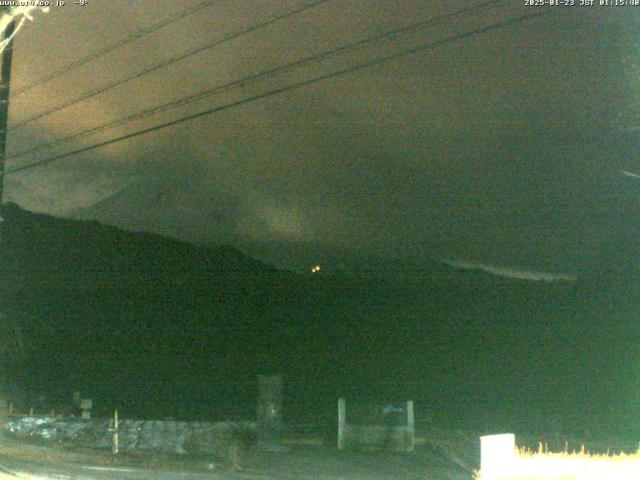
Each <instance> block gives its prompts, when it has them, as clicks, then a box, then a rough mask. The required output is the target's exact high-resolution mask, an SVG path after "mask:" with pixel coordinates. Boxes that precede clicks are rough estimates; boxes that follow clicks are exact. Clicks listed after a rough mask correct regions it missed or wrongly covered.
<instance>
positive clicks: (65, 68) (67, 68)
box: [13, 0, 220, 96]
mask: <svg viewBox="0 0 640 480" xmlns="http://www.w3.org/2000/svg"><path fill="white" fill-rule="evenodd" d="M219 1H220V0H207V1H205V2H201V3H199V4H197V5H194V6H193V7H191V8H187V9H186V10H183V11H182V12H180V13H179V14H177V15H174V16H173V17H169V18H165V19H164V20H160V21H159V22H156V23H154V24H153V25H150V26H149V27H147V28H142V29H140V30H136V31H135V32H133V33H131V34H129V35H127V36H126V37H125V38H123V39H122V40H119V41H117V42H115V43H112V44H110V45H107V46H105V47H102V48H101V49H100V50H98V51H96V52H93V53H90V54H88V55H85V56H84V57H80V58H79V59H77V60H74V61H73V62H71V63H68V64H67V65H64V66H63V67H60V68H59V69H57V70H54V71H53V72H51V73H48V74H46V75H44V76H43V77H41V78H39V79H38V80H35V81H34V82H32V83H30V84H29V85H26V86H24V87H22V88H19V89H17V90H16V91H15V92H13V95H14V96H17V95H22V94H23V93H25V92H27V91H29V90H31V89H33V88H35V87H37V86H38V85H41V84H43V83H45V82H48V81H50V80H53V79H54V78H56V77H59V76H60V75H63V74H65V73H67V72H69V71H71V70H73V69H75V68H78V67H80V66H82V65H84V64H86V63H89V62H91V61H92V60H95V59H97V58H100V57H102V56H103V55H106V54H107V53H110V52H113V51H114V50H117V49H119V48H121V47H124V46H125V45H128V44H129V43H132V42H135V41H136V40H139V39H141V38H142V37H144V36H145V35H149V34H150V33H153V32H155V31H157V30H160V29H161V28H164V27H166V26H167V25H171V24H172V23H175V22H177V21H180V20H182V19H183V18H185V17H188V16H189V15H192V14H194V13H196V12H199V11H200V10H202V9H204V8H207V7H209V6H211V5H213V4H214V3H218V2H219Z"/></svg>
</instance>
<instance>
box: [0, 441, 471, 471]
mask: <svg viewBox="0 0 640 480" xmlns="http://www.w3.org/2000/svg"><path fill="white" fill-rule="evenodd" d="M0 447H1V449H0V451H1V454H0V466H1V473H2V474H7V476H6V478H14V477H13V476H12V475H15V478H31V479H37V478H40V479H54V478H55V479H78V480H80V479H118V480H130V479H131V480H133V479H139V480H144V479H160V480H163V479H194V480H196V479H198V480H199V479H229V480H231V479H238V480H239V479H267V480H268V479H274V480H276V479H278V480H279V479H283V480H284V479H286V480H289V479H290V480H294V479H299V480H304V479H319V480H338V479H344V480H365V479H380V480H387V479H389V480H391V479H420V480H429V479H434V480H440V479H442V480H466V479H471V478H472V476H473V475H472V472H471V471H469V470H467V469H466V467H465V466H461V465H460V462H459V461H457V460H456V459H454V460H452V459H451V458H447V455H446V454H445V453H443V452H438V451H437V449H434V448H432V447H429V446H427V445H419V446H417V447H416V451H415V452H414V453H412V454H400V453H392V452H358V451H347V452H339V451H338V450H336V449H335V447H330V446H328V445H308V446H300V445H291V446H288V447H287V448H286V449H285V450H284V451H280V452H266V451H262V450H259V449H256V448H251V447H244V448H241V449H240V450H239V451H238V452H237V455H236V456H235V457H234V462H232V461H227V460H222V461H221V460H220V459H219V458H218V459H214V458H204V457H185V456H175V457H170V456H162V457H158V456H150V455H145V456H118V457H116V458H114V457H112V456H110V455H109V454H107V453H106V452H70V451H68V450H64V449H59V448H52V447H43V446H37V445H28V444H17V443H15V442H11V441H9V440H6V439H5V440H3V441H2V443H1V445H0ZM234 463H235V465H234ZM0 478H5V477H2V475H1V474H0Z"/></svg>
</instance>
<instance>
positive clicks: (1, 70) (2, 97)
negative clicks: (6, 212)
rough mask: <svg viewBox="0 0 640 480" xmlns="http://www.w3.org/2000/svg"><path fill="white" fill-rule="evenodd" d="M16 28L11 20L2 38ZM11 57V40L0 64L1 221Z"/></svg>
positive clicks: (6, 10)
mask: <svg viewBox="0 0 640 480" xmlns="http://www.w3.org/2000/svg"><path fill="white" fill-rule="evenodd" d="M10 9H11V7H4V6H3V7H0V18H2V16H4V15H8V14H9V13H10ZM15 29H16V22H15V21H14V20H11V22H9V24H8V25H7V28H5V30H4V32H3V34H2V39H3V40H7V39H9V38H11V36H12V35H13V32H14V31H15ZM12 57H13V40H11V41H9V42H8V43H7V45H6V46H5V48H4V50H2V61H1V65H0V222H1V221H2V199H3V194H4V160H5V154H6V148H7V124H8V123H9V86H10V84H11V59H12Z"/></svg>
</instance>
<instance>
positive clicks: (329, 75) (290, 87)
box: [2, 9, 550, 176]
mask: <svg viewBox="0 0 640 480" xmlns="http://www.w3.org/2000/svg"><path fill="white" fill-rule="evenodd" d="M549 11H550V10H549V9H544V10H539V11H536V12H534V13H529V14H525V15H519V16H517V17H513V18H510V19H508V20H504V21H502V22H498V23H494V24H492V25H488V26H485V27H480V28H477V29H474V30H470V31H467V32H463V33H459V34H456V35H452V36H450V37H447V38H444V39H441V40H436V41H433V42H430V43H427V44H424V45H420V46H418V47H414V48H411V49H407V50H404V51H401V52H398V53H394V54H391V55H387V56H385V57H381V58H376V59H373V60H370V61H368V62H364V63H360V64H357V65H352V66H350V67H347V68H343V69H340V70H336V71H334V72H331V73H327V74H324V75H320V76H317V77H314V78H311V79H309V80H303V81H300V82H297V83H293V84H290V85H286V86H284V87H280V88H276V89H273V90H269V91H267V92H264V93H260V94H257V95H253V96H250V97H247V98H243V99H241V100H237V101H234V102H230V103H227V104H225V105H222V106H218V107H215V108H211V109H209V110H205V111H202V112H198V113H195V114H192V115H187V116H185V117H181V118H179V119H177V120H172V121H170V122H166V123H162V124H159V125H155V126H153V127H149V128H145V129H143V130H139V131H137V132H133V133H129V134H126V135H122V136H120V137H116V138H113V139H110V140H105V141H104V142H100V143H96V144H93V145H89V146H87V147H82V148H79V149H77V150H73V151H71V152H66V153H63V154H61V155H56V156H53V157H50V158H47V159H44V160H40V161H37V162H34V163H31V164H29V165H24V166H22V167H16V168H13V169H10V170H8V171H5V172H4V174H3V175H2V176H7V175H10V174H14V173H18V172H22V171H25V170H29V169H32V168H35V167H39V166H42V165H46V164H48V163H52V162H55V161H57V160H62V159H64V158H67V157H70V156H73V155H78V154H80V153H84V152H88V151H91V150H95V149H98V148H101V147H105V146H107V145H112V144H114V143H118V142H121V141H124V140H129V139H131V138H135V137H138V136H141V135H145V134H147V133H152V132H155V131H158V130H162V129H164V128H168V127H172V126H175V125H179V124H181V123H184V122H188V121H190V120H195V119H197V118H200V117H204V116H207V115H212V114H214V113H218V112H221V111H223V110H228V109H230V108H234V107H239V106H241V105H245V104H247V103H251V102H254V101H256V100H261V99H264V98H268V97H272V96H275V95H278V94H280V93H285V92H289V91H292V90H297V89H299V88H302V87H306V86H308V85H312V84H314V83H318V82H321V81H324V80H328V79H331V78H335V77H339V76H341V75H345V74H348V73H351V72H355V71H358V70H362V69H364V68H368V67H371V66H375V65H379V64H382V63H386V62H388V61H391V60H395V59H398V58H401V57H405V56H407V55H411V54H414V53H417V52H420V51H423V50H429V49H434V48H438V47H440V46H442V45H445V44H447V43H452V42H456V41H459V40H463V39H466V38H470V37H472V36H475V35H479V34H482V33H487V32H490V31H494V30H499V29H501V28H504V27H507V26H511V25H515V24H517V23H520V22H522V21H525V20H529V19H531V18H535V17H540V16H542V15H545V14H546V13H548V12H549Z"/></svg>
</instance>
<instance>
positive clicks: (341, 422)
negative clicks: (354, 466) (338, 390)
mask: <svg viewBox="0 0 640 480" xmlns="http://www.w3.org/2000/svg"><path fill="white" fill-rule="evenodd" d="M346 424H347V405H346V401H345V399H344V398H339V399H338V450H344V438H345V431H344V430H345V426H346Z"/></svg>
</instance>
